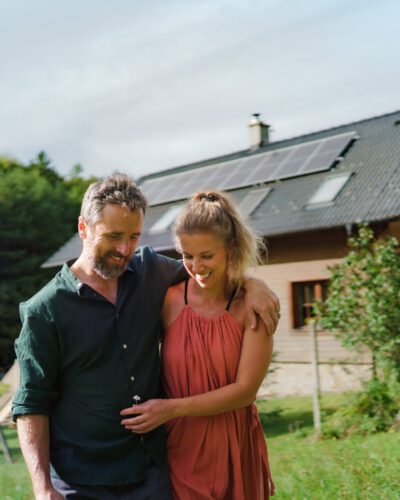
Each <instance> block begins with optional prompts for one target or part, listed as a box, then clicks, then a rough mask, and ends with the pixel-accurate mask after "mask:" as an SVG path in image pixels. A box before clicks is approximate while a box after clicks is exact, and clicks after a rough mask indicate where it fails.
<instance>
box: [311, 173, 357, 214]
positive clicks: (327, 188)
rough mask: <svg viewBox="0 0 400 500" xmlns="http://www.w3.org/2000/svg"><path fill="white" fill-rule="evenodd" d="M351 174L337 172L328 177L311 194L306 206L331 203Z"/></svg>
mask: <svg viewBox="0 0 400 500" xmlns="http://www.w3.org/2000/svg"><path fill="white" fill-rule="evenodd" d="M350 177H351V174H350V173H346V174H339V175H335V176H331V177H328V178H327V179H325V180H324V182H323V183H322V184H321V186H320V187H319V188H318V189H317V191H316V192H315V193H314V194H313V196H312V197H311V198H310V200H309V201H308V203H307V206H309V207H310V206H318V205H324V204H329V203H332V202H333V201H334V200H335V198H336V197H337V195H338V194H339V193H340V191H341V190H342V189H343V188H344V186H345V185H346V183H347V181H348V180H349V179H350Z"/></svg>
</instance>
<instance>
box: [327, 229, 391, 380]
mask: <svg viewBox="0 0 400 500" xmlns="http://www.w3.org/2000/svg"><path fill="white" fill-rule="evenodd" d="M349 247H350V252H349V253H348V255H347V256H346V257H345V259H344V260H343V262H342V263H340V264H338V265H336V266H334V267H333V268H332V269H331V270H332V276H331V281H330V286H329V289H328V297H327V299H326V301H325V303H324V304H323V305H322V307H321V306H320V315H321V316H322V319H321V323H322V324H323V326H324V327H326V328H327V329H330V330H333V331H334V332H336V333H337V334H338V335H339V337H340V338H341V340H342V343H343V345H344V346H346V347H350V348H356V347H367V348H368V349H369V351H370V352H371V353H372V356H373V359H374V364H375V367H376V370H375V371H374V374H375V377H378V378H381V380H387V377H388V375H389V376H390V377H393V378H394V380H396V381H397V382H399V381H400V253H399V243H398V241H397V240H396V238H393V237H380V238H378V239H375V237H374V233H373V231H372V229H370V228H369V227H368V226H366V225H362V226H360V227H359V234H358V237H355V238H350V240H349Z"/></svg>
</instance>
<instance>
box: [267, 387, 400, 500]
mask: <svg viewBox="0 0 400 500" xmlns="http://www.w3.org/2000/svg"><path fill="white" fill-rule="evenodd" d="M343 401H344V398H343V397H341V396H337V395H327V396H324V397H323V398H322V409H323V412H324V413H325V414H329V413H332V412H333V411H334V410H335V409H336V408H338V407H339V405H340V404H341V403H343ZM258 407H259V410H260V415H261V420H262V424H263V427H264V430H265V435H266V437H267V442H268V451H269V456H270V463H271V470H272V475H273V479H274V482H275V487H276V494H275V498H276V500H280V499H291V500H303V499H304V500H309V499H313V500H314V499H316V500H319V499H321V500H322V499H323V500H331V499H352V500H353V499H354V500H358V499H360V500H361V499H362V500H377V499H385V500H392V499H393V500H395V499H397V500H398V499H400V433H398V432H396V433H387V434H375V435H372V436H367V437H362V436H353V437H351V438H347V439H343V440H317V439H315V435H314V431H313V425H312V403H311V399H310V398H285V399H274V400H271V401H262V402H258ZM275 410H282V412H281V413H280V414H279V415H276V416H274V415H271V414H269V413H270V412H272V411H275Z"/></svg>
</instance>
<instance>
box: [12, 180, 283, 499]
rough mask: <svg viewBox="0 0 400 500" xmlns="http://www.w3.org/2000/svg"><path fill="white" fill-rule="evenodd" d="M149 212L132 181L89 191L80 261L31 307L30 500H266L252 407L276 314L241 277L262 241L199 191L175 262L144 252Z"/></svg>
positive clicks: (266, 479)
mask: <svg viewBox="0 0 400 500" xmlns="http://www.w3.org/2000/svg"><path fill="white" fill-rule="evenodd" d="M146 206H147V203H146V200H145V198H144V196H143V194H142V192H141V190H140V189H139V188H138V187H137V186H136V185H135V184H134V183H133V181H132V180H131V179H130V178H129V177H128V176H126V175H123V174H115V175H113V176H110V177H108V178H106V179H104V180H102V181H99V182H96V183H94V184H92V185H91V186H89V188H88V190H87V192H86V194H85V196H84V199H83V202H82V208H81V215H80V217H79V222H78V231H79V235H80V237H81V238H82V241H83V249H82V253H81V255H80V256H79V257H78V259H76V260H75V261H72V262H68V263H66V264H64V266H63V268H62V269H61V271H60V272H59V273H58V274H57V275H56V276H55V277H54V278H53V280H51V281H50V282H49V283H48V284H47V285H46V286H45V287H44V288H43V289H42V290H40V291H39V292H38V293H37V294H36V295H35V296H33V297H32V298H31V299H30V300H28V301H27V302H25V303H23V304H21V318H22V324H23V326H22V330H21V333H20V336H19V338H18V339H17V341H16V352H17V357H18V361H19V364H20V370H21V384H20V388H19V391H18V392H17V393H16V395H15V398H14V402H13V417H14V419H15V420H16V421H17V427H18V434H19V439H20V444H21V449H22V452H23V454H24V458H25V461H26V463H27V466H28V470H29V473H30V475H31V479H32V484H33V490H34V494H35V496H36V498H37V499H40V500H41V499H61V498H77V499H78V498H79V499H100V500H102V499H105V500H106V499H117V498H125V499H137V500H142V499H159V500H162V499H170V498H174V499H175V500H176V499H178V500H186V499H198V500H203V499H204V500H206V499H208V500H211V499H215V500H223V499H224V500H239V499H246V500H258V499H260V500H261V499H265V498H268V497H269V495H271V494H273V482H272V479H271V474H270V470H269V465H268V456H267V448H266V444H265V440H264V434H263V431H262V428H261V425H260V421H259V416H258V413H257V410H256V408H255V406H254V399H255V395H256V393H257V390H258V388H259V387H260V385H261V383H262V380H263V378H264V376H265V374H266V372H267V369H268V364H269V361H270V358H271V354H272V333H273V331H274V329H275V327H276V324H277V321H278V316H279V302H278V300H277V299H276V297H275V296H274V294H273V293H272V292H271V291H270V290H269V289H268V288H267V287H266V286H265V285H264V284H262V283H261V282H259V281H257V280H253V279H249V278H245V276H244V272H245V269H246V268H247V267H248V266H249V265H251V264H254V263H256V261H257V257H258V252H259V249H260V246H259V241H258V239H257V238H256V236H255V235H254V234H253V233H252V231H251V230H250V229H249V228H248V227H247V226H246V224H245V223H244V221H243V220H242V219H241V217H240V215H239V214H238V213H237V211H236V209H235V207H234V205H233V204H232V202H231V201H230V200H229V199H228V198H227V197H226V195H224V194H223V193H220V192H200V193H197V194H196V195H194V197H193V198H192V199H191V200H190V202H189V203H188V205H187V206H186V208H185V209H184V210H183V212H182V213H181V214H180V215H179V216H178V219H177V221H176V222H175V226H174V237H175V242H176V247H177V250H178V251H179V252H180V253H181V255H182V259H183V263H182V262H178V261H176V260H173V259H169V258H167V257H164V256H161V255H158V254H156V253H155V252H154V251H153V250H152V249H151V248H150V247H139V246H138V243H139V238H140V235H141V231H142V226H143V218H144V215H145V211H146ZM255 313H259V314H260V315H261V316H262V317H263V318H264V321H262V320H261V319H260V318H259V319H258V321H256V318H255ZM160 341H161V356H160V349H159V345H160V344H159V343H160ZM163 424H166V425H165V426H164V425H163Z"/></svg>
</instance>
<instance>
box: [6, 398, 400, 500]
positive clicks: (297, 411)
mask: <svg viewBox="0 0 400 500" xmlns="http://www.w3.org/2000/svg"><path fill="white" fill-rule="evenodd" d="M343 401H344V399H343V397H342V396H338V395H326V396H324V397H323V399H322V408H323V411H324V412H325V414H328V413H331V412H332V411H333V410H334V409H335V408H337V407H338V406H339V405H340V404H343ZM258 407H259V410H260V414H261V420H262V423H263V426H264V429H265V434H266V436H267V440H268V450H269V455H270V462H271V469H272V474H273V478H274V481H275V486H276V495H275V498H276V500H280V499H291V500H297V499H298V500H309V499H310V500H311V499H312V500H314V499H316V500H319V499H321V500H322V499H323V500H331V499H332V500H336V499H351V500H358V499H360V500H377V499H385V500H392V499H393V500H399V499H400V433H388V434H376V435H374V436H369V437H351V438H347V439H343V440H327V441H316V440H315V439H314V437H313V429H312V406H311V399H310V398H285V399H273V400H270V401H259V402H258ZM274 410H281V412H280V414H279V415H275V416H274V415H270V412H271V411H274ZM4 431H5V434H6V437H7V441H8V444H9V446H10V448H11V453H12V456H13V458H14V460H15V463H14V464H12V465H9V464H6V463H5V460H4V456H3V454H1V453H0V499H1V500H10V499H12V500H22V499H31V498H33V497H32V495H31V487H30V481H29V479H28V474H27V472H26V468H25V466H24V463H23V460H22V457H21V453H20V451H19V448H18V441H17V437H16V432H15V430H12V429H4ZM254 500H257V499H254Z"/></svg>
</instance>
